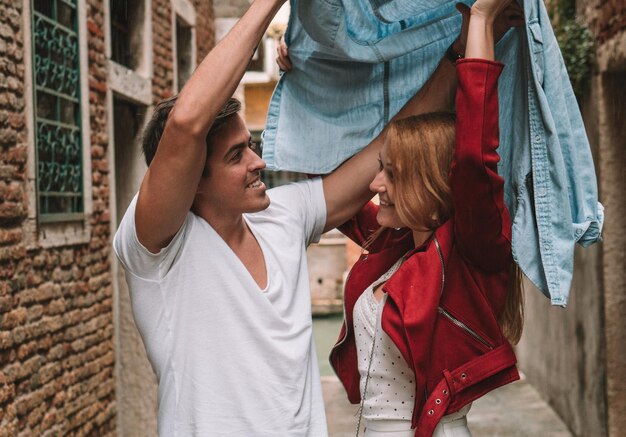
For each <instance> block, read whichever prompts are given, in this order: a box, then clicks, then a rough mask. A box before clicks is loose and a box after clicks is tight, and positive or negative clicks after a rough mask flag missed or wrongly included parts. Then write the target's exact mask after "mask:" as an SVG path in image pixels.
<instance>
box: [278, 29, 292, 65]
mask: <svg viewBox="0 0 626 437" xmlns="http://www.w3.org/2000/svg"><path fill="white" fill-rule="evenodd" d="M276 54H277V56H276V63H277V64H278V68H280V69H281V70H282V71H290V70H291V69H292V68H293V64H292V63H291V59H290V58H289V50H288V49H287V43H286V42H285V35H283V36H281V37H280V42H279V43H278V47H276Z"/></svg>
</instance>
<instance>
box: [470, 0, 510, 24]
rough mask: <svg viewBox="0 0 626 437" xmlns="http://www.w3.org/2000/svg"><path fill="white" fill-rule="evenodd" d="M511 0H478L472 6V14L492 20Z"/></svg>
mask: <svg viewBox="0 0 626 437" xmlns="http://www.w3.org/2000/svg"><path fill="white" fill-rule="evenodd" d="M512 1H513V0H478V1H477V2H476V3H474V5H473V6H472V10H471V14H472V16H476V17H481V18H484V19H486V20H488V21H489V22H494V21H495V19H496V17H497V16H498V15H500V13H502V12H504V10H505V9H506V8H507V7H508V6H509V5H510V4H511V3H512Z"/></svg>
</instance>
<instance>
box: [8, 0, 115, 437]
mask: <svg viewBox="0 0 626 437" xmlns="http://www.w3.org/2000/svg"><path fill="white" fill-rule="evenodd" d="M23 4H24V3H23V2H19V1H10V0H2V1H0V17H2V18H1V19H0V88H1V89H0V281H1V282H0V435H7V436H9V435H10V436H12V435H18V434H23V435H41V434H43V433H44V432H45V431H49V432H50V431H52V432H54V433H56V434H60V435H68V434H76V435H85V434H98V435H105V434H107V433H110V432H112V431H113V429H114V418H115V393H114V380H113V366H114V353H113V342H112V338H113V319H112V290H111V275H110V272H109V270H110V265H109V254H110V250H109V244H110V233H109V213H108V203H109V188H108V179H107V173H108V163H107V161H106V159H105V158H104V156H105V154H106V147H107V141H108V138H107V134H106V119H105V118H104V117H103V115H104V93H105V92H106V70H105V68H104V64H103V62H104V57H103V55H102V49H103V38H102V33H101V32H100V31H99V27H100V26H101V21H102V9H101V5H100V4H99V2H95V1H94V2H93V4H91V3H90V4H89V5H88V15H89V16H90V20H89V23H88V28H89V32H88V43H87V44H88V52H89V53H88V54H87V55H86V56H88V57H89V65H90V68H89V71H88V72H84V73H86V74H88V81H89V101H90V105H89V108H90V113H89V114H84V115H83V116H87V117H89V120H90V123H89V124H90V128H91V135H90V136H91V158H92V159H91V162H92V170H93V188H92V192H90V193H85V194H86V195H87V196H91V197H92V198H93V213H92V214H91V216H89V217H87V221H88V222H89V225H90V227H91V238H90V239H89V242H88V243H86V244H79V245H65V246H60V247H55V248H50V249H43V248H41V247H38V246H37V245H36V244H30V243H29V244H27V243H26V242H27V241H30V240H29V238H28V236H27V235H26V234H27V233H28V232H31V231H30V229H28V228H27V227H26V216H27V210H28V201H29V196H32V195H33V194H32V193H30V192H29V188H28V182H29V181H28V180H27V176H26V175H27V172H26V167H27V160H30V159H33V157H31V156H28V150H29V147H28V141H29V136H28V132H27V129H26V126H27V118H26V117H31V116H32V114H25V108H26V101H27V100H28V99H32V96H31V95H30V91H26V90H25V65H24V62H25V61H24V48H25V47H24V45H25V44H30V35H25V29H24V25H25V23H26V20H28V19H29V17H28V15H26V14H25V13H24V11H23V10H22V5H23ZM25 41H28V42H25ZM31 200H32V199H31Z"/></svg>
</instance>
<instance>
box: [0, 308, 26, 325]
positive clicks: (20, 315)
mask: <svg viewBox="0 0 626 437" xmlns="http://www.w3.org/2000/svg"><path fill="white" fill-rule="evenodd" d="M27 316H28V312H27V311H26V308H24V307H21V308H16V309H14V310H13V311H10V312H7V313H4V314H2V315H1V316H0V329H6V330H10V329H13V328H15V327H16V326H17V325H21V324H23V323H24V322H25V321H26V318H27Z"/></svg>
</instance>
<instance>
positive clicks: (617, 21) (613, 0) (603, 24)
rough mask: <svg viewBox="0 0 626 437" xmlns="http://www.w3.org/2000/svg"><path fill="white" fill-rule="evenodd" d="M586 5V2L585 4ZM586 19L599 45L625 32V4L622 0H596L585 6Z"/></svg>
mask: <svg viewBox="0 0 626 437" xmlns="http://www.w3.org/2000/svg"><path fill="white" fill-rule="evenodd" d="M585 3H586V2H585ZM585 7H586V8H588V11H587V14H586V15H587V17H590V18H591V20H590V25H591V29H592V30H593V32H594V34H595V35H596V38H597V40H598V42H599V43H603V42H605V41H607V40H609V39H611V38H612V37H614V36H615V35H617V34H618V33H619V32H621V31H624V30H626V2H624V0H597V1H595V2H593V3H591V4H588V5H587V4H586V5H585Z"/></svg>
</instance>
